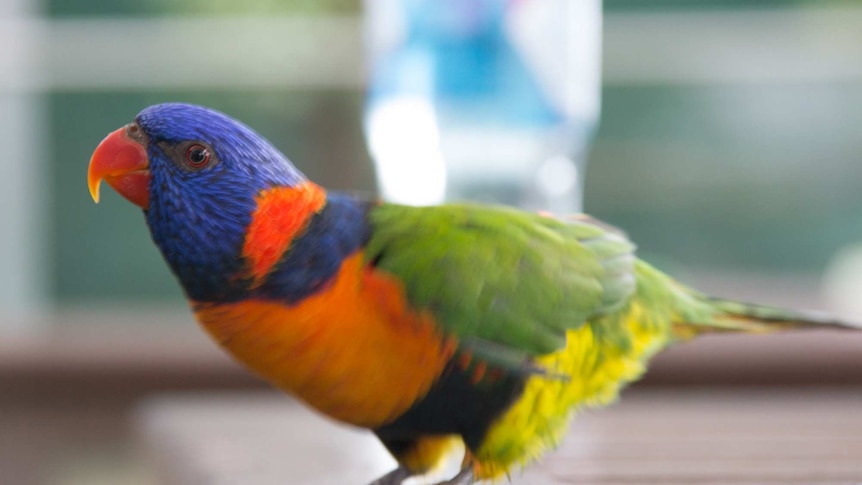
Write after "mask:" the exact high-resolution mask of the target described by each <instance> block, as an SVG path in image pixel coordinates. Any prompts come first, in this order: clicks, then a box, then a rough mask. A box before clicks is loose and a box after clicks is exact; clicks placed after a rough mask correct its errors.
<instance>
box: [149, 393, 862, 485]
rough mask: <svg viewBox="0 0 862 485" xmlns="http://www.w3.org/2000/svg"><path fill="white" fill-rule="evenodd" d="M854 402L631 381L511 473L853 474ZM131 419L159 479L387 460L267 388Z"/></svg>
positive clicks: (857, 459) (347, 474)
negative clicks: (537, 458) (652, 387)
mask: <svg viewBox="0 0 862 485" xmlns="http://www.w3.org/2000/svg"><path fill="white" fill-rule="evenodd" d="M859 409H862V390H842V391H828V390H811V389H809V390H805V391H789V390H788V391H755V390H747V391H746V390H734V391H727V392H718V391H715V390H712V391H704V390H686V391H638V390H636V391H634V392H630V393H628V394H627V395H626V396H625V399H624V400H623V401H622V402H621V403H620V404H618V405H615V406H613V407H611V408H610V409H607V410H602V411H597V410H595V411H593V410H591V411H589V412H586V413H584V414H582V415H581V416H579V417H578V419H577V420H576V421H575V423H574V425H573V426H572V429H571V432H570V433H569V435H568V437H567V439H566V440H565V441H564V442H563V444H562V446H561V447H560V449H558V450H557V451H555V452H553V453H551V454H550V455H549V456H547V457H546V459H545V460H543V462H542V463H541V464H540V465H538V466H536V467H533V468H530V469H528V470H527V471H526V472H524V473H522V472H520V471H517V472H515V473H513V475H512V483H514V484H520V485H526V484H533V485H554V484H568V483H577V484H659V483H662V484H682V483H691V484H720V483H721V484H727V483H734V484H746V485H754V484H779V483H781V484H803V483H804V484H824V485H825V484H842V485H848V484H853V483H860V482H862V416H860V413H859ZM137 424H138V429H140V430H141V432H142V433H141V436H142V437H143V438H144V440H143V441H144V443H146V445H147V448H148V449H149V450H150V451H151V453H152V454H153V456H154V462H155V463H156V464H157V465H158V468H159V470H160V471H161V473H162V476H163V477H164V479H165V483H168V484H177V485H184V484H191V483H245V484H249V485H263V484H269V483H286V482H289V483H297V484H306V485H313V484H324V483H327V484H331V483H339V484H341V483H345V484H362V483H365V482H367V481H368V480H369V479H371V478H372V477H374V476H376V475H377V474H379V473H382V472H383V471H385V470H387V469H388V468H389V467H391V466H393V462H392V461H391V458H388V457H387V456H386V453H385V451H384V450H383V448H382V447H381V446H380V445H379V444H378V443H377V442H376V440H375V439H374V438H373V437H372V436H371V435H370V434H368V433H365V432H362V431H358V430H354V429H349V428H345V427H342V426H339V425H336V424H333V423H331V422H329V421H327V420H325V419H323V418H321V417H319V416H316V415H314V414H312V413H310V412H309V411H307V410H306V409H304V408H302V407H300V406H297V405H293V404H292V403H291V402H290V401H288V400H287V399H286V398H284V397H281V396H278V395H272V394H267V393H263V394H245V395H240V394H237V395H216V396H213V395H198V396H166V397H163V398H159V399H157V400H155V401H152V402H150V403H149V404H148V405H147V406H145V407H144V408H143V409H142V411H141V413H140V414H139V416H138V420H137Z"/></svg>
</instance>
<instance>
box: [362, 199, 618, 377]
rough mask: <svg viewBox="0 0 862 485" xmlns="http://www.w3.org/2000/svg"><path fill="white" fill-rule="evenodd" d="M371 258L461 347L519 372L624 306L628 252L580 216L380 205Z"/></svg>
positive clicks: (373, 218)
mask: <svg viewBox="0 0 862 485" xmlns="http://www.w3.org/2000/svg"><path fill="white" fill-rule="evenodd" d="M369 218H370V224H371V237H370V240H369V242H368V245H367V248H366V257H367V259H368V261H373V262H374V264H375V265H376V267H377V268H378V269H381V270H383V271H386V272H389V273H391V274H393V275H395V276H397V277H398V278H399V279H400V280H401V281H402V282H403V283H404V285H405V289H406V292H407V298H408V300H409V301H410V303H411V305H413V306H414V307H416V308H422V309H428V310H430V311H431V312H432V313H433V314H434V315H435V318H436V319H437V321H438V322H439V325H441V326H442V328H443V330H444V332H446V333H449V334H452V335H456V336H457V337H458V339H459V341H460V342H461V344H462V346H463V345H466V346H469V347H470V348H471V350H472V351H475V352H479V353H481V354H483V355H485V356H488V357H493V359H494V360H497V361H500V362H501V363H511V364H513V365H517V364H518V363H522V362H524V360H525V358H527V357H529V356H536V355H542V354H546V353H550V352H553V351H555V350H557V349H560V348H563V347H564V346H565V343H566V335H565V333H566V331H567V330H568V329H572V328H577V327H579V326H581V325H583V324H584V323H585V322H586V321H587V319H589V318H591V317H594V316H597V315H600V314H603V313H606V312H610V311H613V310H615V309H617V308H619V307H621V306H622V305H624V304H625V303H626V302H627V301H628V299H629V297H630V296H631V295H632V294H633V292H634V290H635V277H634V269H633V266H634V261H635V259H634V256H633V254H632V253H633V251H634V246H633V245H632V244H631V243H630V242H629V241H628V240H627V239H626V238H625V237H624V236H622V235H621V234H619V233H617V232H616V231H613V230H610V229H608V228H606V227H603V226H601V225H599V224H597V223H594V222H591V221H589V220H588V219H586V218H583V219H578V218H573V219H571V220H566V221H562V220H559V219H555V218H551V217H544V216H542V215H538V214H531V213H526V212H522V211H518V210H515V209H511V208H507V207H497V206H480V205H446V206H436V207H407V206H399V205H393V204H382V205H380V206H378V207H376V208H374V209H373V210H372V211H371V212H370V215H369Z"/></svg>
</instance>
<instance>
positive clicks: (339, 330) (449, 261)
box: [87, 103, 858, 485]
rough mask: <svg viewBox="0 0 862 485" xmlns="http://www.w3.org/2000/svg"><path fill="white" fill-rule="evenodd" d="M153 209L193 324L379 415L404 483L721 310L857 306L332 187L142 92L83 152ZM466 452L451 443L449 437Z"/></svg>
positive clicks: (572, 396) (617, 247) (471, 207)
mask: <svg viewBox="0 0 862 485" xmlns="http://www.w3.org/2000/svg"><path fill="white" fill-rule="evenodd" d="M87 178H88V187H89V191H90V195H91V196H92V198H93V200H94V201H95V202H97V203H98V201H99V190H100V184H101V182H102V181H104V182H106V183H107V184H108V185H109V186H111V187H112V188H113V189H114V190H115V191H116V192H118V193H119V194H120V195H122V196H123V197H125V198H126V199H127V200H128V201H130V202H131V203H133V204H134V205H136V206H138V207H140V208H141V209H142V210H143V214H144V218H145V220H146V224H147V225H148V226H149V230H150V233H151V236H152V239H153V241H154V242H155V244H156V246H157V247H158V249H159V250H160V251H161V254H162V255H163V257H164V259H165V261H166V262H167V264H168V266H169V267H170V269H171V270H172V272H173V273H174V275H175V276H176V278H177V279H178V281H179V283H180V286H181V287H182V290H183V291H184V293H185V296H186V298H187V299H188V301H189V304H190V308H191V311H192V312H193V314H194V316H195V318H196V320H197V321H198V323H199V324H200V326H201V327H202V328H203V329H204V330H205V332H206V333H208V334H209V335H210V336H211V337H212V339H214V340H215V342H216V343H217V344H218V345H219V346H221V347H222V348H223V349H224V350H225V351H226V352H227V353H229V354H230V355H231V356H232V357H233V358H235V359H236V360H237V361H239V362H240V363H242V364H244V365H245V366H246V367H248V368H249V369H250V370H251V371H253V372H254V373H256V374H258V375H259V376H261V377H262V378H264V379H265V380H267V381H268V382H269V383H271V384H272V385H273V386H274V387H276V388H278V389H281V390H283V391H286V392H287V393H289V394H291V395H293V396H295V397H296V398H298V399H299V400H301V401H303V402H305V403H306V404H307V405H308V406H310V407H311V408H313V409H315V410H317V411H318V412H320V413H322V414H324V415H326V416H329V417H330V418H332V419H335V420H337V421H341V422H343V423H348V424H350V425H353V426H357V427H361V428H366V429H369V430H371V431H372V432H373V433H374V434H375V435H376V436H377V438H379V440H380V441H381V442H382V444H383V445H384V446H385V448H386V449H387V450H388V451H389V452H390V453H391V454H392V456H393V457H394V458H395V460H396V461H397V463H398V465H397V467H396V468H395V469H394V470H392V471H391V472H389V473H387V474H386V475H384V476H382V477H380V478H378V479H377V480H375V481H374V482H372V483H373V484H377V485H394V484H399V483H401V482H402V481H404V480H406V479H408V478H410V477H414V476H421V475H425V474H427V473H429V472H432V471H434V470H436V469H438V468H439V466H440V464H441V463H443V462H444V461H445V460H447V459H448V458H449V457H450V455H452V454H453V453H460V452H458V451H456V450H464V451H463V459H462V460H461V467H460V469H459V471H458V472H457V473H456V474H455V475H454V476H453V477H452V478H451V479H450V480H449V481H447V482H442V483H448V484H451V485H463V484H468V483H474V481H478V480H485V479H491V480H495V479H499V478H502V477H505V476H506V475H507V474H509V473H510V472H511V470H513V469H516V468H522V467H525V466H529V465H530V464H532V463H534V462H536V461H538V460H539V459H540V458H541V457H542V455H544V454H545V453H546V452H548V451H549V450H551V449H553V448H554V447H555V446H556V445H557V444H558V443H559V441H560V439H561V438H562V437H563V435H564V434H565V433H566V432H567V429H568V424H569V422H570V421H571V420H572V418H573V417H574V416H575V415H576V414H577V412H578V411H579V410H582V409H584V408H588V407H601V406H605V405H608V404H610V403H612V402H614V401H615V400H616V399H617V397H618V395H619V393H620V391H621V390H622V388H623V387H625V386H626V385H627V384H629V383H631V382H633V381H635V380H637V379H638V378H639V377H641V376H642V374H643V373H644V372H645V370H646V368H647V364H648V362H649V360H650V359H651V358H652V357H653V356H654V355H656V354H657V353H658V352H659V351H661V350H663V349H664V348H666V347H668V346H669V345H671V344H674V343H677V342H683V341H686V340H689V339H691V338H693V337H696V336H698V335H702V334H708V333H716V332H749V333H765V332H772V331H777V330H784V329H796V328H825V327H836V328H839V327H840V328H857V327H858V325H856V324H851V323H846V322H840V321H837V320H836V319H834V318H832V317H831V316H829V315H826V314H821V313H817V312H802V311H793V310H784V309H779V308H773V307H769V306H763V305H756V304H749V303H743V302H736V301H731V300H727V299H721V298H714V297H710V296H707V295H705V294H703V293H701V292H699V291H696V290H694V289H692V288H690V287H688V286H686V285H684V284H682V283H680V282H678V281H677V280H675V279H673V278H672V277H670V276H668V275H667V274H665V273H663V272H661V271H660V270H658V269H656V268H655V267H653V266H651V265H650V264H649V263H647V262H645V261H643V260H641V259H639V258H638V257H637V256H636V255H635V250H636V248H635V245H634V244H633V243H632V242H631V241H630V240H629V239H628V237H627V236H626V235H625V233H623V232H622V231H620V230H618V229H616V228H614V227H613V226H611V225H609V224H606V223H603V222H601V221H599V220H597V219H595V218H592V217H590V216H588V215H582V214H581V215H571V216H558V215H551V214H547V213H534V212H527V211H522V210H519V209H516V208H512V207H507V206H502V205H490V204H479V203H471V202H463V203H450V204H444V205H437V206H426V207H414V206H406V205H398V204H394V203H387V202H384V201H381V200H377V199H375V198H373V197H367V198H363V197H359V196H355V195H352V194H348V193H339V192H335V191H327V190H326V189H324V188H323V187H321V186H319V185H317V184H315V183H314V182H312V181H311V180H309V179H308V178H307V177H306V176H305V175H303V174H302V173H301V172H300V171H299V170H298V169H297V168H296V167H295V166H294V165H293V164H292V163H291V162H290V161H289V160H288V158H287V157H286V156H285V155H284V154H283V153H282V152H281V151H279V150H278V149H277V148H276V147H274V146H273V144H272V143H270V142H269V141H268V140H266V139H265V138H263V137H262V136H261V135H260V134H258V133H257V132H256V131H254V130H253V129H252V128H250V127H248V126H247V125H245V124H243V123H242V122H240V121H237V120H235V119H233V118H231V117H230V116H228V115H226V114H224V113H221V112H218V111H216V110H213V109H210V108H207V107H203V106H197V105H191V104H184V103H164V104H157V105H153V106H150V107H147V108H145V109H143V110H142V111H141V112H140V113H139V114H138V115H137V116H136V117H135V118H134V120H133V121H132V122H130V123H129V124H127V125H125V126H123V127H121V128H119V129H117V130H115V131H113V132H111V133H110V134H109V135H108V136H107V137H106V138H105V139H104V140H103V141H102V142H101V143H99V144H98V146H97V147H96V149H95V151H94V152H93V155H92V157H91V159H90V163H89V167H88V175H87ZM459 457H460V456H459Z"/></svg>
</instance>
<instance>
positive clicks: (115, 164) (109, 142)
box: [87, 125, 150, 210]
mask: <svg viewBox="0 0 862 485" xmlns="http://www.w3.org/2000/svg"><path fill="white" fill-rule="evenodd" d="M129 130H140V128H138V127H137V126H135V125H127V126H124V127H122V128H120V129H118V130H116V131H113V132H111V134H109V135H108V136H107V137H105V139H104V140H102V143H99V146H97V147H96V151H94V152H93V156H92V158H90V169H89V170H88V171H87V184H88V185H89V187H90V195H91V196H92V197H93V201H95V202H96V203H97V204H98V203H99V185H100V184H101V182H102V180H104V181H105V182H107V183H108V185H110V186H111V187H112V188H113V189H114V190H116V191H117V192H118V193H119V194H120V195H122V196H123V197H125V198H126V199H128V200H129V201H130V202H131V203H133V204H135V205H137V206H138V207H140V208H142V209H144V210H147V209H148V208H149V207H150V171H149V166H150V161H149V158H147V150H146V148H145V147H144V145H143V144H142V143H141V142H140V141H139V140H136V139H134V138H132V137H130V136H129Z"/></svg>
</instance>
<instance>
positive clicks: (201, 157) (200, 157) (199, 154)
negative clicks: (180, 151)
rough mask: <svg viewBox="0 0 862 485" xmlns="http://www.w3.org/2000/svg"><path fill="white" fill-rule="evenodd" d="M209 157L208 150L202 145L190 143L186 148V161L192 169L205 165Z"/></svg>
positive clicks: (207, 163) (208, 161)
mask: <svg viewBox="0 0 862 485" xmlns="http://www.w3.org/2000/svg"><path fill="white" fill-rule="evenodd" d="M211 158H212V157H210V151H209V150H208V149H207V147H205V146H203V145H192V146H190V147H189V148H188V150H186V163H187V164H188V165H189V167H191V168H194V169H200V168H204V167H206V166H207V165H209V163H210V159H211Z"/></svg>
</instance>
